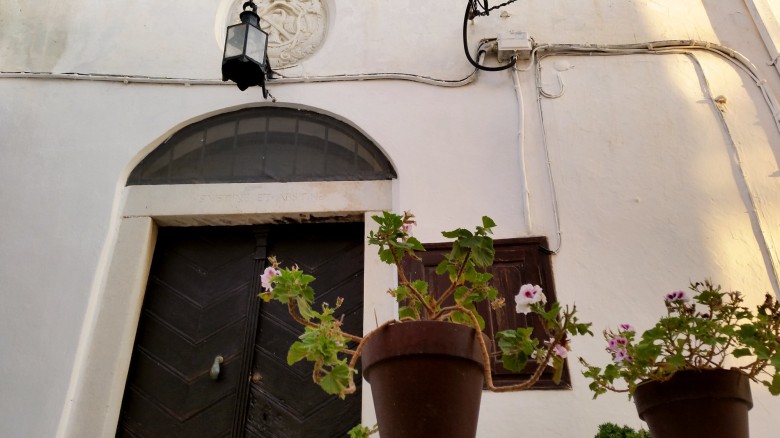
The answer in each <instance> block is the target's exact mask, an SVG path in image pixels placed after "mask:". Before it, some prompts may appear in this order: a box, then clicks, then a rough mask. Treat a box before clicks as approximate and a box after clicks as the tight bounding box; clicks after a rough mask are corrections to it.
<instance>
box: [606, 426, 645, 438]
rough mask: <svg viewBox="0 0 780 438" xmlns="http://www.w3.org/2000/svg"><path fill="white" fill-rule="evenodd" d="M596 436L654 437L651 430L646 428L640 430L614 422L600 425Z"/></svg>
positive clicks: (612, 437)
mask: <svg viewBox="0 0 780 438" xmlns="http://www.w3.org/2000/svg"><path fill="white" fill-rule="evenodd" d="M594 438H652V437H651V436H650V432H647V431H645V430H644V429H642V430H640V431H639V432H637V431H635V430H634V429H632V428H630V427H628V426H623V427H620V426H618V425H617V424H614V423H604V424H601V425H599V432H598V433H597V434H596V436H595V437H594Z"/></svg>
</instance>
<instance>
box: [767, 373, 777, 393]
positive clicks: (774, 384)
mask: <svg viewBox="0 0 780 438" xmlns="http://www.w3.org/2000/svg"><path fill="white" fill-rule="evenodd" d="M768 387H769V393H770V394H772V395H780V374H775V375H774V376H773V377H772V383H771V384H770V385H768Z"/></svg>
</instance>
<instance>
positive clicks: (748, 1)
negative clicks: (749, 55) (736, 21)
mask: <svg viewBox="0 0 780 438" xmlns="http://www.w3.org/2000/svg"><path fill="white" fill-rule="evenodd" d="M745 7H747V9H748V11H749V12H750V16H751V17H753V23H754V24H755V25H756V28H758V33H759V35H761V39H762V40H763V41H764V46H766V51H767V52H768V53H769V58H770V59H769V62H767V65H774V66H775V69H776V70H777V72H778V73H780V22H779V21H778V17H775V15H774V13H772V9H771V8H770V7H769V2H768V1H767V0H745Z"/></svg>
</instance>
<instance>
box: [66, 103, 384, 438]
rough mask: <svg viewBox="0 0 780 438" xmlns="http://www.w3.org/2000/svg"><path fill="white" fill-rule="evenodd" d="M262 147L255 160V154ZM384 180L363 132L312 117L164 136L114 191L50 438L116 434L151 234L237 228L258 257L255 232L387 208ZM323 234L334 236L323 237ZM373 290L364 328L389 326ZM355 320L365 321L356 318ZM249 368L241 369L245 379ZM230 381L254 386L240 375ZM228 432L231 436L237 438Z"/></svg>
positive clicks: (231, 119)
mask: <svg viewBox="0 0 780 438" xmlns="http://www.w3.org/2000/svg"><path fill="white" fill-rule="evenodd" d="M231 132H232V134H230V133H231ZM284 145H287V146H284ZM260 149H262V153H255V152H258V150H260ZM293 151H294V152H293ZM253 160H254V161H253ZM253 163H254V165H253ZM394 178H395V171H394V170H393V168H392V165H390V163H389V161H388V160H387V158H385V156H384V154H383V153H382V152H381V151H380V150H379V149H378V148H377V147H376V145H374V143H373V142H372V141H371V140H370V139H368V137H366V136H365V135H364V134H363V133H362V132H360V131H359V130H358V129H356V128H354V127H352V126H350V125H349V124H347V123H344V122H343V121H340V120H337V119H335V118H333V117H330V116H326V115H323V114H320V113H318V112H315V111H311V110H301V109H297V108H285V107H277V106H274V107H256V108H246V109H241V110H239V111H233V112H230V113H225V114H221V115H218V116H214V117H211V118H207V119H204V120H202V121H200V122H196V123H193V124H191V125H189V126H186V127H185V128H183V129H181V130H179V131H177V132H176V133H174V134H173V135H172V136H171V137H170V138H169V139H168V140H166V141H165V142H164V143H163V144H161V145H159V146H158V147H156V148H155V149H154V150H153V151H152V152H151V153H149V154H148V156H147V157H145V158H144V159H143V160H141V161H140V162H139V164H138V165H137V166H135V169H134V170H133V171H132V172H130V178H129V179H128V185H127V186H126V187H125V188H124V190H123V192H122V195H121V196H122V202H121V211H120V216H121V217H120V218H119V219H118V225H117V229H116V236H115V242H114V243H113V251H112V254H113V255H112V256H111V257H110V260H108V263H107V266H106V274H105V280H104V281H103V282H102V285H101V289H100V291H99V293H98V294H97V297H96V303H95V304H94V307H93V309H94V310H95V311H94V313H93V314H91V315H90V314H88V315H87V318H88V320H87V321H86V322H85V326H87V327H88V329H85V335H84V336H83V339H84V340H83V341H82V346H81V348H80V351H79V354H78V356H77V359H76V364H75V367H76V372H75V373H74V383H73V384H72V386H71V387H72V390H71V393H72V397H69V403H70V404H69V405H68V404H66V408H65V411H64V414H63V421H62V422H61V426H60V431H59V433H58V435H59V436H65V437H76V436H108V435H111V434H114V433H116V430H117V425H118V423H119V417H120V406H121V404H122V399H123V395H124V394H125V390H126V382H127V381H128V373H127V370H128V369H129V363H130V358H131V356H132V354H133V346H134V340H135V339H136V329H137V328H138V327H139V326H138V324H139V320H141V319H142V317H141V315H142V314H143V313H144V312H145V310H144V311H143V312H142V306H143V305H144V296H145V295H146V294H147V293H148V292H147V291H149V290H150V288H151V287H152V285H151V280H150V271H151V269H150V267H152V255H153V254H154V251H155V243H156V242H157V241H158V238H157V236H158V233H159V235H160V236H162V237H161V239H160V242H162V241H163V239H165V240H168V239H169V237H168V236H166V234H167V231H168V230H169V229H168V228H167V227H172V228H171V230H173V229H174V228H173V227H197V226H203V225H208V226H209V228H208V230H209V231H214V230H217V229H218V228H219V227H213V226H215V225H216V226H225V225H230V226H231V227H230V228H229V230H230V231H235V230H239V229H240V228H241V227H236V226H246V227H247V228H246V229H247V230H250V231H251V232H250V233H249V234H251V235H252V236H253V239H255V242H253V243H252V244H253V245H255V248H256V243H257V242H258V240H257V239H256V236H257V235H258V233H260V234H262V233H263V232H267V233H268V242H273V241H274V239H275V237H274V236H276V235H278V236H281V235H283V234H284V233H282V232H281V231H280V230H281V229H278V227H280V225H278V224H280V223H284V224H290V223H293V224H298V225H294V226H301V227H304V228H305V229H306V232H308V231H309V230H310V229H309V228H308V227H312V228H311V230H315V231H316V229H318V228H320V227H327V226H342V225H343V224H344V223H350V222H352V223H359V224H360V226H362V224H363V223H365V222H366V218H368V217H370V215H371V214H374V213H376V212H377V211H380V210H383V209H391V208H393V205H392V204H393V202H392V199H393V196H392V192H393V186H394V182H393V180H394ZM369 222H370V221H369ZM321 223H325V224H324V225H319V224H321ZM310 224H315V225H310ZM334 224H335V225H334ZM290 226H293V225H290ZM274 228H277V230H275V229H274ZM192 230H195V231H194V232H196V233H197V230H196V229H195V228H192ZM204 230H205V229H204ZM296 233H299V231H296ZM328 234H333V233H332V232H329V231H326V232H324V234H322V235H328ZM336 234H339V235H340V234H342V233H341V232H338V233H336ZM361 236H362V241H361V242H359V245H358V246H362V248H361V249H362V250H363V251H365V246H366V245H367V243H366V241H365V232H363V233H361ZM228 240H229V238H228ZM310 241H312V242H314V240H311V238H310ZM280 243H284V242H282V241H280ZM155 257H156V255H155ZM252 257H254V255H253V256H252ZM328 257H330V256H328ZM362 262H363V261H362ZM153 275H154V274H153ZM252 275H254V274H252ZM363 278H364V280H363V281H362V285H363V286H365V285H367V284H372V283H374V284H376V283H378V282H377V281H376V280H377V279H382V280H386V279H387V278H392V277H391V276H388V271H387V269H386V267H385V266H383V265H381V263H375V262H373V261H371V260H370V258H367V259H365V261H364V262H363ZM148 281H149V287H147V282H148ZM380 282H381V281H380ZM228 289H230V287H228ZM362 289H366V288H365V287H363V288H362ZM383 292H384V290H383V289H382V290H378V291H377V292H371V293H369V292H368V290H367V289H366V291H365V294H366V295H365V303H366V304H365V305H366V306H367V308H370V309H371V316H370V321H371V325H373V324H374V321H375V320H376V319H377V315H378V318H380V319H383V318H386V317H391V316H390V315H388V316H385V315H384V314H383V313H384V312H385V310H384V309H387V308H388V307H387V306H386V305H385V304H384V302H383V300H384V294H383ZM247 293H248V294H250V295H251V293H253V292H251V291H249V289H247ZM380 302H382V304H381V305H378V304H377V303H380ZM248 312H251V310H248ZM357 314H359V315H360V316H361V317H362V320H363V321H366V319H367V317H366V314H365V313H363V312H362V311H358V312H357ZM250 319H251V317H250ZM141 329H142V330H145V329H143V328H141ZM139 333H140V332H139ZM139 336H140V334H139ZM244 357H248V356H246V355H242V361H243V358H244ZM210 359H213V358H210ZM209 362H211V360H209ZM245 362H246V361H244V363H245ZM234 364H235V365H234V366H235V367H236V368H235V369H238V368H240V367H239V366H238V362H234ZM208 365H210V363H209V364H208ZM252 366H253V363H252V362H249V367H250V368H249V369H251V367H252ZM244 367H245V366H244ZM106 370H111V371H110V372H106ZM225 370H227V368H225ZM226 372H227V371H226ZM225 376H227V374H226V375H225ZM240 376H241V379H243V378H247V379H248V378H250V377H252V376H251V375H250V374H247V375H244V374H243V371H242V374H240ZM130 378H132V376H130ZM315 389H317V390H319V389H318V388H316V387H315ZM249 391H250V392H251V391H252V388H251V387H250V388H249ZM369 403H370V402H369ZM364 405H365V401H364ZM370 415H371V413H370V412H369V416H370ZM248 417H249V415H247V416H246V417H245V418H248ZM260 418H262V414H261V415H260ZM269 418H270V416H269ZM366 421H370V418H369V419H368V420H366ZM237 430H239V429H238V428H234V429H233V431H231V434H233V435H234V436H241V434H243V433H245V432H236V431H237ZM249 436H251V435H249ZM259 436H263V435H259ZM286 436H294V435H286Z"/></svg>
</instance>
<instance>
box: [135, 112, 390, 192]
mask: <svg viewBox="0 0 780 438" xmlns="http://www.w3.org/2000/svg"><path fill="white" fill-rule="evenodd" d="M395 177H396V172H395V170H394V169H393V167H392V165H391V164H390V162H389V161H388V159H387V158H386V157H385V155H384V154H383V153H382V151H380V150H379V148H377V146H376V145H375V144H374V143H373V142H372V141H371V140H369V139H368V138H367V137H366V136H365V135H364V134H363V133H361V132H360V131H358V130H357V129H355V128H353V127H352V126H349V125H348V124H346V123H344V122H342V121H339V120H337V119H334V118H332V117H329V116H326V115H323V114H319V113H315V112H312V111H307V110H299V109H295V108H283V107H258V108H248V109H243V110H239V111H235V112H231V113H226V114H220V115H218V116H214V117H211V118H208V119H205V120H202V121H200V122H197V123H194V124H192V125H189V126H187V127H185V128H183V129H182V130H180V131H178V132H177V133H175V134H174V135H173V136H171V137H170V138H169V139H168V140H166V141H165V142H164V143H163V144H161V145H160V146H158V147H157V148H156V149H154V150H153V151H152V152H151V153H150V154H149V155H148V156H146V157H145V158H144V159H143V160H142V161H141V162H140V163H139V164H138V166H136V167H135V169H133V171H132V173H131V174H130V177H129V178H128V180H127V185H154V184H208V183H259V182H291V181H365V180H386V179H393V178H395Z"/></svg>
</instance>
